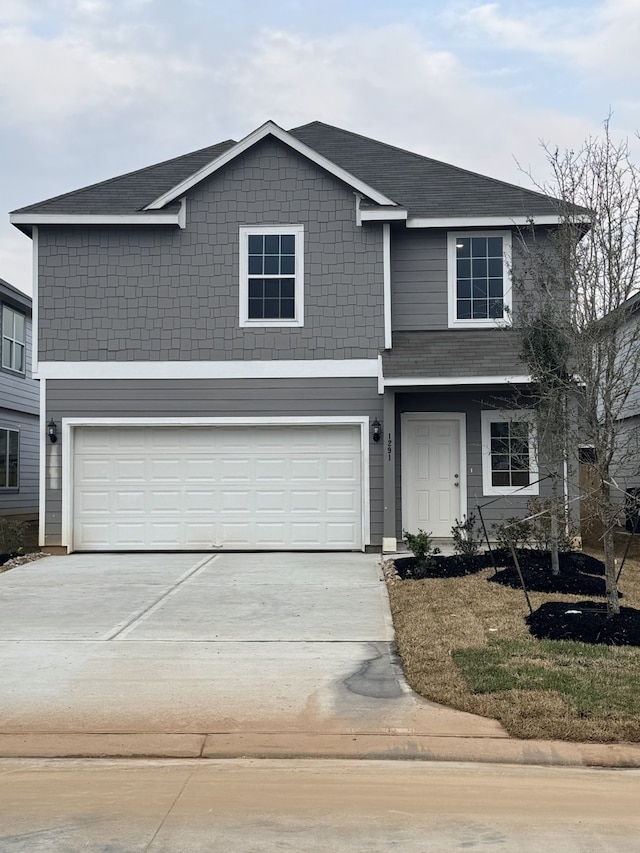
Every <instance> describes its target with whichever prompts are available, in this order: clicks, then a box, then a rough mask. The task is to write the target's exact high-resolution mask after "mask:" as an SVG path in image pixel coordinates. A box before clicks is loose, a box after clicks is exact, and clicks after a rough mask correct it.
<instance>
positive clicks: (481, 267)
mask: <svg viewBox="0 0 640 853" xmlns="http://www.w3.org/2000/svg"><path fill="white" fill-rule="evenodd" d="M471 268H472V274H473V278H486V277H487V262H486V260H485V259H484V258H474V259H473V260H472V261H471Z"/></svg>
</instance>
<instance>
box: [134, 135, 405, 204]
mask: <svg viewBox="0 0 640 853" xmlns="http://www.w3.org/2000/svg"><path fill="white" fill-rule="evenodd" d="M266 136H273V137H275V138H276V139H279V140H280V141H281V142H284V144H285V145H288V146H289V147H290V148H292V149H293V150H294V151H297V152H298V154H302V156H303V157H306V158H307V159H308V160H311V161H312V162H313V163H315V164H316V165H317V166H320V168H322V169H324V170H325V171H327V172H330V173H331V174H332V175H335V177H336V178H339V179H340V180H341V181H344V183H345V184H348V185H349V186H350V187H353V189H355V190H357V191H359V192H361V193H362V194H363V195H366V196H367V198H370V199H371V200H372V201H375V202H377V203H378V204H388V205H391V206H393V207H395V206H396V203H395V202H394V201H393V200H392V199H390V198H387V196H385V195H383V194H382V193H381V192H378V190H375V189H374V188H373V187H370V186H369V185H368V184H365V182H364V181H361V180H360V179H359V178H356V177H355V176H354V175H352V174H351V173H350V172H347V171H346V170H345V169H342V168H341V167H340V166H337V165H336V164H335V163H333V162H332V161H331V160H328V159H327V158H326V157H323V156H322V154H318V152H317V151H314V150H313V148H309V146H308V145H305V144H304V143H303V142H300V141H299V140H298V139H296V138H295V137H294V136H292V135H291V134H290V133H287V131H286V130H283V129H282V128H281V127H279V126H278V125H277V124H275V123H274V122H272V121H267V122H265V123H264V124H263V125H262V126H261V127H259V128H257V130H254V131H253V132H252V133H250V134H249V135H248V136H245V138H244V139H241V140H240V142H238V143H237V144H236V145H234V146H233V147H232V148H229V150H228V151H225V153H224V154H221V155H220V156H219V157H216V159H215V160H212V161H211V162H210V163H207V165H206V166H203V167H202V169H199V170H198V171H197V172H194V174H193V175H191V176H190V177H188V178H186V179H185V180H184V181H181V182H180V183H179V184H176V186H175V187H173V188H172V189H170V190H168V191H167V192H166V193H163V194H162V195H161V196H159V197H158V198H157V199H155V200H154V201H152V202H151V204H149V205H147V207H146V208H145V210H159V209H160V208H162V207H164V205H165V204H169V202H171V201H174V200H175V199H176V198H178V197H179V196H181V195H184V193H186V192H187V191H188V190H190V189H191V188H192V187H194V186H195V185H196V184H198V183H200V181H203V180H204V179H205V178H208V177H209V175H213V173H214V172H217V171H218V170H219V169H221V168H222V167H223V166H226V165H227V163H230V162H231V161H232V160H235V158H236V157H238V156H239V155H240V154H243V153H244V152H245V151H247V150H248V149H249V148H251V147H252V146H253V145H255V144H256V143H257V142H260V141H261V140H262V139H264V138H265V137H266Z"/></svg>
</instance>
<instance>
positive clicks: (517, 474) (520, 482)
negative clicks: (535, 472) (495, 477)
mask: <svg viewBox="0 0 640 853" xmlns="http://www.w3.org/2000/svg"><path fill="white" fill-rule="evenodd" d="M511 485H512V486H528V485H529V472H528V471H514V472H513V474H512V475H511Z"/></svg>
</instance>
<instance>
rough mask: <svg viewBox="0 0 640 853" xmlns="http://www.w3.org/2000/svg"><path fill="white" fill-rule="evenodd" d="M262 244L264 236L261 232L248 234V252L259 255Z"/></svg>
mask: <svg viewBox="0 0 640 853" xmlns="http://www.w3.org/2000/svg"><path fill="white" fill-rule="evenodd" d="M263 246H264V237H263V235H262V234H249V254H250V255H261V254H262V251H263Z"/></svg>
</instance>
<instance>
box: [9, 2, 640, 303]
mask: <svg viewBox="0 0 640 853" xmlns="http://www.w3.org/2000/svg"><path fill="white" fill-rule="evenodd" d="M639 50H640V0H496V2H481V0H271V2H269V3H267V2H265V0H0V152H1V157H0V213H1V214H2V215H1V216H0V278H4V279H6V280H7V281H9V282H11V283H12V284H14V285H15V286H16V287H19V288H20V289H22V290H25V291H26V292H30V290H31V242H30V240H29V239H28V238H27V237H25V236H23V235H22V234H21V233H20V232H18V231H17V230H16V229H15V228H13V226H11V225H10V224H9V219H8V212H9V211H10V210H13V209H15V208H17V207H21V206H23V205H26V204H31V203H32V202H35V201H40V200H42V199H45V198H48V197H50V196H53V195H57V194H58V193H62V192H66V191H69V190H72V189H76V188H78V187H81V186H85V185H87V184H90V183H93V182H95V181H99V180H103V179H106V178H109V177H112V176H113V175H117V174H121V173H123V172H127V171H131V170H132V169H137V168H140V167H142V166H147V165H149V164H151V163H155V162H159V161H160V160H165V159H167V158H169V157H174V156H177V155H179V154H183V153H186V152H187V151H192V150H194V149H197V148H202V147H204V146H205V145H211V144H213V143H214V142H218V141H221V140H223V139H229V138H233V139H241V138H242V137H243V136H245V135H246V134H247V133H249V132H250V131H251V130H253V129H254V128H255V127H257V126H258V125H260V124H262V123H263V122H264V121H266V120H267V119H269V118H271V119H273V120H274V121H276V122H277V123H278V124H280V125H281V126H282V127H284V128H290V127H295V126H296V125H299V124H304V123H305V122H308V121H312V120H314V119H319V120H321V121H325V122H327V123H329V124H334V125H338V126H339V127H344V128H347V129H349V130H353V131H356V132H358V133H363V134H365V135H368V136H373V137H375V138H377V139H381V140H383V141H385V142H390V143H392V144H394V145H398V146H401V147H403V148H409V149H411V150H414V151H418V152H420V153H422V154H425V155H428V156H430V157H435V158H437V159H441V160H445V161H447V162H450V163H454V164H456V165H459V166H463V167H465V168H469V169H472V170H474V171H478V172H482V173H484V174H488V175H493V176H495V177H499V178H502V179H505V180H509V181H512V182H514V183H520V184H523V185H525V186H529V185H530V183H529V180H528V178H527V177H526V176H525V175H524V174H523V172H522V171H521V168H519V166H518V163H519V164H520V166H521V167H522V166H525V167H528V168H530V169H531V170H533V172H534V174H535V175H536V176H537V177H538V179H539V180H540V181H544V179H545V178H546V177H547V175H546V171H545V160H544V156H543V153H542V150H541V148H540V142H541V140H543V141H545V142H547V143H549V144H551V145H552V146H556V145H557V146H559V147H560V148H565V147H577V146H579V145H580V143H581V141H582V140H583V139H584V138H585V137H586V136H587V135H589V134H597V133H598V132H599V130H600V128H601V124H602V121H603V120H604V119H605V118H606V116H607V115H608V114H609V113H610V112H611V113H612V116H613V117H612V127H613V131H614V133H615V134H619V135H621V136H629V137H633V135H634V132H635V131H636V129H638V128H640V79H639V78H640V61H639V59H638V51H639Z"/></svg>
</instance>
